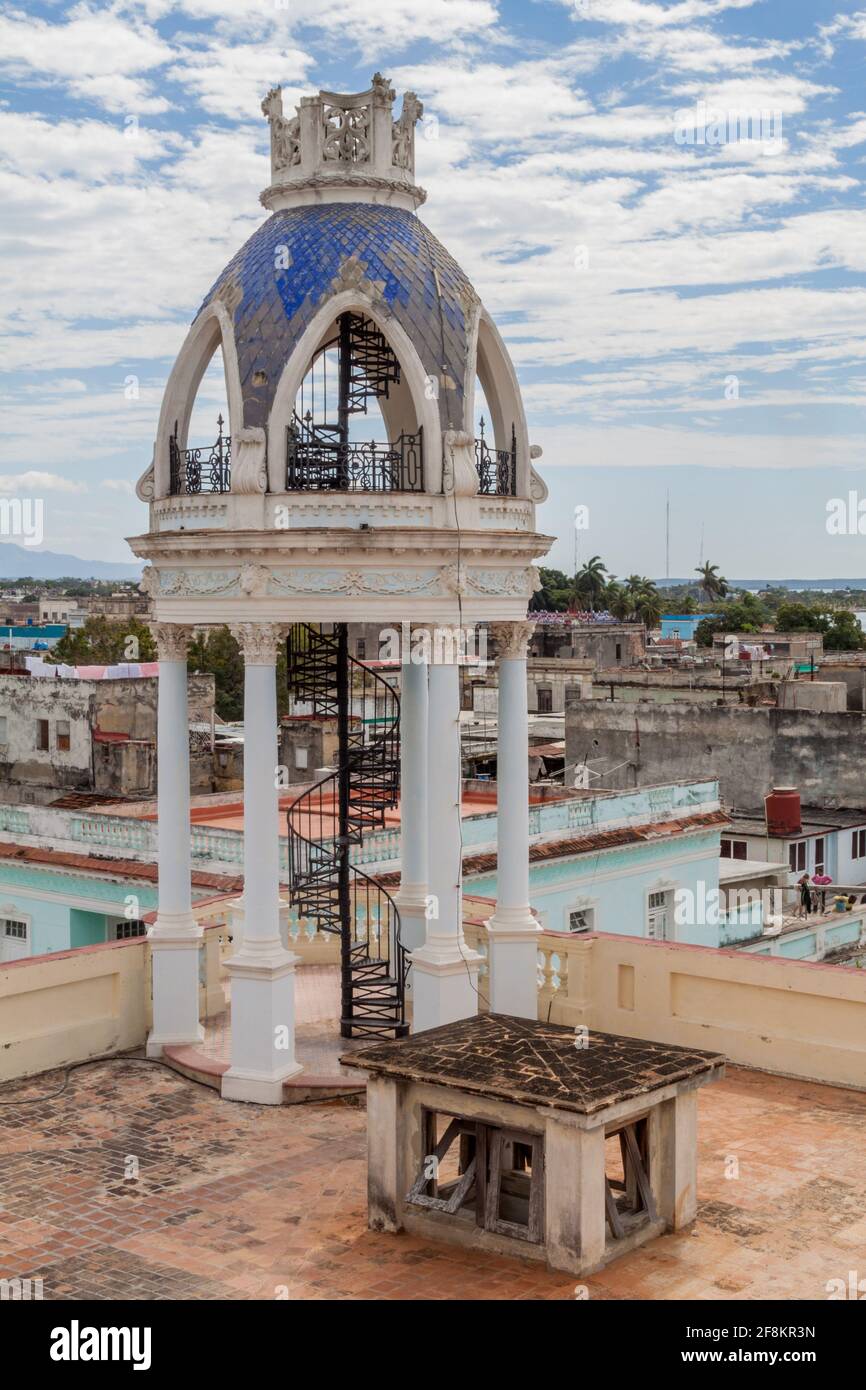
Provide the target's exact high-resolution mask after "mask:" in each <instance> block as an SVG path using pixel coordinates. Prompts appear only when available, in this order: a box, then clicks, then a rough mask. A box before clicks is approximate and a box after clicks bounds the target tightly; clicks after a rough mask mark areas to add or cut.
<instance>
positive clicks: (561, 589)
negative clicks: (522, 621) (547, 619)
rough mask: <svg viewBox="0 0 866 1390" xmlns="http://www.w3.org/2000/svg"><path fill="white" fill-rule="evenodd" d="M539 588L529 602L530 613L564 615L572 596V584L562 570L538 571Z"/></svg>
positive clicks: (543, 569) (542, 569)
mask: <svg viewBox="0 0 866 1390" xmlns="http://www.w3.org/2000/svg"><path fill="white" fill-rule="evenodd" d="M538 573H539V578H540V579H541V588H540V589H539V590H538V591H537V592H536V593H534V594H533V595H532V598H531V599H530V601H529V611H530V612H531V613H542V612H548V613H564V612H565V611H566V610H567V608H568V606H569V603H570V602H571V599H572V596H573V594H574V582H573V581H572V580H571V579H569V577H568V575H567V574H564V573H563V571H562V570H553V569H545V568H544V566H542V567H541V569H540V570H539V572H538Z"/></svg>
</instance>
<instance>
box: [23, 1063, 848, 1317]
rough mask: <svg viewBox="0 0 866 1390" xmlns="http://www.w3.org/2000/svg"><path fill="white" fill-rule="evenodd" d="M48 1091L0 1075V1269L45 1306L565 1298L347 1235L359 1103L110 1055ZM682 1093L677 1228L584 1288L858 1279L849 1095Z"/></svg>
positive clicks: (743, 1083) (385, 1241)
mask: <svg viewBox="0 0 866 1390" xmlns="http://www.w3.org/2000/svg"><path fill="white" fill-rule="evenodd" d="M61 1087H63V1075H62V1073H58V1072H54V1073H47V1074H45V1075H43V1076H40V1077H37V1078H35V1079H30V1080H28V1081H24V1082H15V1083H9V1084H7V1085H6V1086H3V1087H0V1100H2V1101H3V1102H4V1104H2V1106H0V1277H4V1276H5V1277H10V1276H11V1277H15V1276H18V1277H22V1278H23V1277H27V1276H30V1277H33V1276H36V1275H41V1276H42V1278H43V1279H44V1295H45V1298H46V1299H81V1298H96V1299H111V1298H124V1299H213V1298H223V1299H249V1298H253V1299H273V1298H277V1297H285V1296H288V1297H290V1298H298V1299H450V1300H454V1299H473V1300H476V1299H570V1298H573V1297H574V1294H575V1280H574V1279H573V1278H571V1277H569V1276H566V1275H562V1274H556V1273H551V1272H550V1271H548V1270H546V1269H545V1268H543V1267H540V1266H538V1265H536V1264H530V1263H524V1262H523V1261H519V1260H512V1259H507V1258H504V1257H491V1256H488V1255H483V1254H480V1253H477V1252H475V1253H473V1252H469V1251H461V1250H457V1249H455V1248H453V1247H451V1246H447V1245H439V1244H434V1243H432V1242H430V1241H428V1240H422V1239H418V1238H415V1237H410V1236H406V1235H400V1236H389V1235H382V1234H374V1233H372V1232H370V1231H368V1230H367V1228H366V1217H365V1112H364V1109H363V1107H362V1106H361V1105H357V1104H354V1105H353V1104H350V1103H347V1102H344V1101H332V1102H330V1103H328V1104H312V1105H297V1106H292V1107H273V1108H270V1107H260V1106H253V1105H232V1104H228V1103H226V1102H223V1101H220V1099H219V1097H218V1096H217V1095H216V1094H215V1093H214V1092H213V1091H211V1090H208V1089H207V1088H206V1087H203V1086H199V1085H196V1084H195V1083H194V1082H190V1081H187V1080H186V1079H185V1078H183V1077H181V1076H179V1075H177V1074H175V1073H173V1072H171V1071H169V1070H167V1069H165V1068H164V1067H162V1066H161V1065H159V1064H155V1063H147V1062H145V1061H134V1060H129V1059H123V1060H119V1061H116V1062H110V1063H99V1064H96V1065H93V1066H88V1067H83V1068H80V1069H78V1070H75V1071H73V1072H71V1073H70V1074H69V1078H68V1082H67V1083H66V1085H65V1087H64V1088H63V1089H62V1090H61ZM58 1090H59V1091H60V1094H54V1095H52V1094H51V1093H52V1092H57V1091H58ZM42 1096H44V1097H46V1098H45V1099H38V1100H36V1103H34V1104H24V1103H23V1102H24V1101H25V1100H26V1099H27V1098H28V1097H30V1098H33V1097H42ZM9 1101H13V1102H15V1103H13V1104H12V1105H9V1104H8V1103H6V1102H9ZM699 1104H700V1170H699V1171H700V1199H701V1201H700V1211H699V1216H698V1220H697V1222H696V1223H695V1225H694V1227H693V1228H692V1229H691V1230H688V1231H685V1232H683V1233H681V1234H678V1235H671V1236H664V1237H662V1238H661V1239H659V1240H657V1241H654V1242H653V1243H652V1244H651V1245H650V1246H648V1247H645V1248H644V1249H642V1250H639V1251H636V1252H635V1253H634V1254H632V1255H628V1256H625V1257H623V1258H622V1259H620V1260H619V1261H617V1262H616V1263H615V1264H614V1265H612V1266H611V1267H609V1268H608V1269H607V1270H605V1271H603V1272H602V1273H600V1274H598V1275H596V1276H595V1277H593V1278H591V1279H589V1280H588V1281H587V1288H588V1292H589V1296H590V1298H601V1299H677V1300H682V1299H695V1298H705V1297H706V1298H712V1299H734V1298H747V1299H748V1298H779V1299H787V1298H804V1299H824V1298H826V1283H827V1281H828V1280H829V1279H833V1278H842V1279H845V1280H847V1278H848V1272H849V1270H857V1269H858V1268H859V1271H860V1277H863V1275H864V1274H866V1269H864V1249H866V1095H863V1094H862V1093H859V1092H857V1093H855V1092H849V1091H841V1090H834V1089H831V1088H829V1087H824V1086H816V1085H810V1084H808V1083H806V1082H798V1081H788V1080H782V1079H777V1078H771V1077H767V1076H763V1075H761V1074H759V1073H756V1072H748V1071H739V1070H731V1072H730V1073H729V1075H728V1077H727V1079H726V1080H725V1081H723V1082H721V1083H719V1084H717V1085H713V1086H709V1087H706V1088H705V1089H704V1090H703V1091H701V1093H700V1097H699ZM737 1170H738V1175H737V1176H732V1177H726V1171H727V1172H728V1173H734V1172H735V1171H737Z"/></svg>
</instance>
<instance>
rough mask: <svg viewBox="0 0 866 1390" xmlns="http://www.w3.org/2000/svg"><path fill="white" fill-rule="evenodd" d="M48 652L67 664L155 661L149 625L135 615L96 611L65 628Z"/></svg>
mask: <svg viewBox="0 0 866 1390" xmlns="http://www.w3.org/2000/svg"><path fill="white" fill-rule="evenodd" d="M130 639H134V643H135V644H134V645H133V643H132V642H131V640H130ZM51 655H52V658H53V659H54V660H55V661H62V662H66V663H67V664H68V665H70V666H103V665H106V666H115V665H117V664H118V663H119V662H122V661H155V660H156V644H155V643H154V640H153V637H152V636H151V633H150V628H149V627H147V626H146V624H145V623H143V622H141V621H140V620H139V619H138V618H129V619H121V620H114V619H111V618H106V617H103V616H101V615H97V616H95V617H92V618H87V619H86V620H85V622H84V624H83V625H82V626H81V627H79V628H75V629H73V628H68V629H67V631H66V632H65V633H64V634H63V636H62V637H61V639H60V641H59V642H58V643H57V644H56V646H55V647H54V648H53V650H52V653H51Z"/></svg>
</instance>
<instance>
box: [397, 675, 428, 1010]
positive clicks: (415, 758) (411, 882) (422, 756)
mask: <svg viewBox="0 0 866 1390" xmlns="http://www.w3.org/2000/svg"><path fill="white" fill-rule="evenodd" d="M419 654H420V655H422V656H423V655H424V653H423V652H421V653H419ZM408 655H409V656H411V650H410V653H409V654H408ZM426 898H427V662H426V660H420V661H412V660H408V661H407V660H406V656H405V654H404V661H403V665H402V666H401V668H400V888H399V890H398V892H397V894H396V897H395V901H396V903H397V907H398V909H399V912H400V935H401V938H402V941H403V945H404V946H405V947H406V949H407V951H415V950H417V949H418V947H419V946H423V945H424V941H425V936H426V931H425V928H426V921H425V917H424V909H425V905H426ZM409 981H410V983H411V981H412V972H411V971H410V972H409Z"/></svg>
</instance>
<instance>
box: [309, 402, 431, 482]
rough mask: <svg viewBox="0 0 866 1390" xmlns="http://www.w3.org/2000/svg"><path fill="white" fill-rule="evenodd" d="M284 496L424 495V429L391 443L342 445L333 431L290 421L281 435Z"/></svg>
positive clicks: (350, 443)
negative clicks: (283, 460)
mask: <svg viewBox="0 0 866 1390" xmlns="http://www.w3.org/2000/svg"><path fill="white" fill-rule="evenodd" d="M286 491H287V492H423V491H424V452H423V429H422V428H421V427H419V429H418V433H417V434H401V435H399V436H398V437H397V439H395V440H394V441H393V442H391V443H384V444H383V443H379V442H377V441H376V440H370V441H369V442H368V443H354V442H349V443H346V442H344V441H341V440H340V438H339V437H338V434H337V428H336V426H331V425H316V424H314V423H313V422H312V419H311V417H310V415H309V413H308V414H307V416H306V418H304V419H302V418H301V417H300V416H299V415H297V414H296V415H295V416H294V417H293V419H292V423H291V424H290V425H289V426H288V427H287V430H286Z"/></svg>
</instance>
